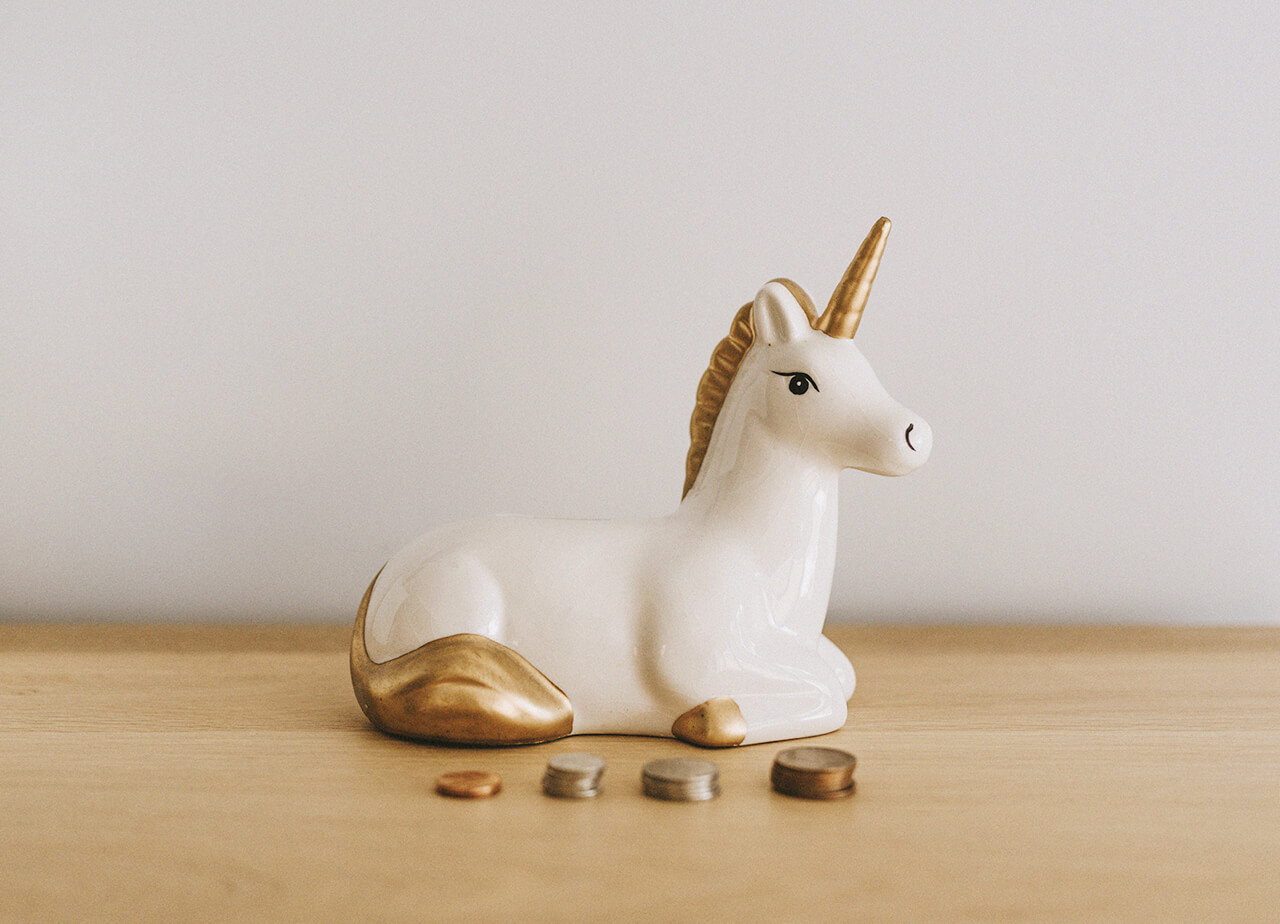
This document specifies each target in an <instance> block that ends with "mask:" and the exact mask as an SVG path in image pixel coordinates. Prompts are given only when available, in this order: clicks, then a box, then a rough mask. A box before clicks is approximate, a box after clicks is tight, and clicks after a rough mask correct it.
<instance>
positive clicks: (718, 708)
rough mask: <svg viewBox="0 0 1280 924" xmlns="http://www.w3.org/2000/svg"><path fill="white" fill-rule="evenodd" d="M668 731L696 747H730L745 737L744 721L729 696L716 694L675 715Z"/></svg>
mask: <svg viewBox="0 0 1280 924" xmlns="http://www.w3.org/2000/svg"><path fill="white" fill-rule="evenodd" d="M671 734H673V735H675V736H676V737H677V738H679V739H680V740H681V741H687V742H689V743H690V744H696V745H698V746H699V747H704V748H731V747H733V746H734V745H737V744H742V741H743V739H744V738H746V737H747V723H746V720H744V719H743V718H742V710H741V709H739V708H738V704H737V703H735V702H734V701H733V699H732V698H731V697H728V696H717V697H716V698H715V699H709V700H707V701H706V702H705V703H702V704H701V705H698V706H694V707H693V708H692V709H690V710H689V711H688V712H686V713H685V714H684V715H682V716H680V718H678V719H676V720H675V722H674V723H673V724H672V726H671Z"/></svg>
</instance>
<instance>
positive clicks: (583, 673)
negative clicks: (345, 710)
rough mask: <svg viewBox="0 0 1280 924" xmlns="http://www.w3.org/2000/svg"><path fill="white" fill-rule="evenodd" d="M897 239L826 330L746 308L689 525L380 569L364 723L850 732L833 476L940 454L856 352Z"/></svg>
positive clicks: (413, 732) (571, 532) (500, 546)
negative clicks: (833, 603) (837, 602)
mask: <svg viewBox="0 0 1280 924" xmlns="http://www.w3.org/2000/svg"><path fill="white" fill-rule="evenodd" d="M888 233H889V221H888V220H887V219H884V218H881V219H880V220H879V221H878V222H877V223H876V224H875V227H873V228H872V230H871V233H870V234H869V235H868V236H867V239H866V240H865V241H864V242H863V244H862V247H861V248H860V249H859V251H858V254H857V256H856V257H855V258H854V260H853V263H852V264H851V265H850V267H849V269H848V270H847V271H846V273H845V275H844V278H843V279H842V280H841V282H840V285H839V286H838V287H837V289H836V291H835V294H834V295H833V296H832V297H831V301H830V304H828V306H827V309H826V310H825V311H824V312H823V313H822V315H821V316H818V314H817V311H816V310H815V308H814V306H813V302H812V301H810V299H809V297H808V296H807V295H806V294H805V293H804V291H803V290H802V289H801V288H800V287H799V286H797V285H796V284H795V283H793V282H791V281H790V280H786V279H778V280H774V281H773V282H770V283H769V284H767V285H766V286H764V288H762V289H761V290H760V292H759V294H758V295H756V297H755V301H754V302H752V303H750V304H747V305H744V306H743V307H742V309H741V310H740V311H738V313H737V316H736V317H735V318H734V319H733V325H732V328H731V329H730V332H729V335H728V336H727V337H726V338H725V339H724V340H723V341H721V343H720V344H719V345H718V346H717V347H716V349H715V351H714V352H713V353H712V355H711V365H710V368H708V369H707V371H706V374H705V375H703V377H702V381H701V383H700V384H699V386H698V394H697V402H696V406H695V408H694V413H693V420H692V423H691V425H690V431H691V433H692V438H693V439H692V445H691V446H690V449H689V456H688V463H687V477H686V480H685V488H684V491H685V493H684V498H683V500H682V501H681V503H680V506H679V507H678V508H677V509H676V510H675V512H674V513H671V514H670V515H668V516H665V517H659V518H657V519H650V520H612V521H611V520H544V519H525V518H509V517H498V518H492V519H484V520H475V521H471V522H465V523H460V524H456V525H452V526H446V527H444V528H442V529H439V530H436V531H434V532H431V533H428V534H427V535H425V536H423V537H421V538H420V539H418V540H416V541H415V542H413V543H411V544H410V545H409V546H407V547H406V548H404V549H403V550H401V551H400V552H399V553H397V554H396V555H395V556H394V557H393V558H392V559H391V560H390V561H389V562H387V564H386V565H385V566H384V567H383V569H382V570H381V571H380V572H379V573H378V575H377V576H376V577H375V578H374V580H373V583H372V584H370V585H369V589H368V591H366V593H365V595H364V600H363V601H362V602H361V604H360V609H359V613H358V615H357V617H356V623H355V631H354V633H353V636H352V639H351V678H352V682H353V684H354V686H355V692H356V698H357V699H358V700H359V702H360V706H361V708H362V709H363V710H364V712H365V714H366V715H367V716H368V717H369V720H370V721H371V722H372V723H373V724H374V725H375V726H377V727H378V728H380V729H382V730H383V731H386V732H391V733H393V734H397V735H406V736H409V737H414V738H424V739H428V740H434V741H442V742H450V743H454V744H468V745H505V744H532V743H535V742H540V741H549V740H551V739H554V738H559V737H562V736H564V735H569V734H593V733H612V734H630V735H657V736H675V737H677V738H681V739H683V740H685V741H688V742H691V743H693V744H697V745H702V746H705V747H727V746H732V745H738V744H754V743H757V742H761V741H776V740H780V739H785V738H798V737H803V736H807V735H818V734H823V733H825V732H830V731H834V730H835V729H838V728H840V727H841V726H842V725H843V724H844V722H845V717H846V708H845V704H846V702H847V700H848V699H849V697H850V696H851V695H852V694H853V686H854V673H853V667H852V666H851V665H850V663H849V660H848V659H847V658H846V657H845V656H844V655H843V654H842V653H841V652H840V650H839V649H837V648H836V646H835V645H834V644H832V642H830V641H829V640H828V639H827V638H826V637H825V636H824V635H823V634H822V626H823V621H824V620H825V618H826V613H827V601H828V598H829V596H830V593H831V581H832V576H833V574H834V570H835V549H836V518H837V509H838V504H837V502H836V501H837V493H836V492H837V486H838V475H839V473H840V470H841V469H842V468H857V469H862V470H863V471H867V472H874V473H876V474H881V475H903V474H906V473H907V472H910V471H912V470H913V469H915V468H918V467H919V466H920V465H922V464H923V463H924V461H925V460H926V459H927V458H928V456H929V449H930V446H931V442H932V437H931V434H930V430H929V426H928V424H926V423H925V422H924V421H922V420H921V419H920V418H918V417H916V416H915V415H914V414H912V413H911V412H910V411H908V410H906V409H905V408H904V407H902V406H901V405H900V404H898V403H897V402H896V401H894V400H893V399H892V398H891V397H889V395H888V393H886V392H885V390H884V387H883V386H881V384H880V382H879V380H878V379H877V378H876V376H875V373H874V372H873V371H872V370H871V367H870V365H868V364H867V361H866V360H865V359H864V358H863V356H862V353H861V352H860V351H859V350H858V348H857V347H856V346H854V344H853V335H854V333H855V332H856V331H857V329H858V323H859V321H860V319H861V317H862V309H863V306H864V305H865V304H866V300H867V296H868V294H869V292H870V289H871V282H872V280H873V279H874V277H875V273H876V268H877V266H878V265H879V262H880V255H881V253H882V252H883V250H884V243H885V238H886V236H887V235H888Z"/></svg>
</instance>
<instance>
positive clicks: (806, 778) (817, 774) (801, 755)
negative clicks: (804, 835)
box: [770, 747, 858, 799]
mask: <svg viewBox="0 0 1280 924" xmlns="http://www.w3.org/2000/svg"><path fill="white" fill-rule="evenodd" d="M857 763H858V759H857V758H856V757H854V756H853V755H852V754H850V753H849V752H848V751H841V750H838V749H836V748H813V747H808V748H788V749H787V750H785V751H780V752H779V753H778V756H777V757H775V758H774V761H773V770H772V771H771V773H770V779H771V780H772V782H773V788H774V789H776V790H777V791H778V792H780V793H783V794H784V795H788V796H798V797H799V798H801V799H843V798H844V797H845V796H850V795H853V792H854V790H855V789H856V784H855V783H854V781H853V768H854V767H855V766H856V765H857Z"/></svg>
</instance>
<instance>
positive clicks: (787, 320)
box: [751, 280, 813, 343]
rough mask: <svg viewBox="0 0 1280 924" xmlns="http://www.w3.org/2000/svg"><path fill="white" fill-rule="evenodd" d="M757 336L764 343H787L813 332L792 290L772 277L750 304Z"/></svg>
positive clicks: (807, 317) (806, 315)
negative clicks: (772, 280)
mask: <svg viewBox="0 0 1280 924" xmlns="http://www.w3.org/2000/svg"><path fill="white" fill-rule="evenodd" d="M751 320H752V321H753V323H754V324H755V329H756V339H757V340H763V341H764V342H765V343H787V342H788V341H791V340H798V339H800V338H801V337H804V336H806V335H807V334H811V333H813V328H812V327H810V326H809V315H808V314H807V313H806V312H805V310H804V309H803V308H801V307H800V302H798V301H797V300H796V297H795V296H794V295H792V294H791V289H790V288H789V287H788V286H786V285H784V284H783V283H782V282H780V281H777V280H775V281H774V282H770V283H768V284H767V285H766V286H765V287H764V288H763V289H761V290H760V291H759V292H758V293H757V294H756V300H755V303H754V304H753V305H752V306H751Z"/></svg>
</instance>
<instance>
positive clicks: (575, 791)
mask: <svg viewBox="0 0 1280 924" xmlns="http://www.w3.org/2000/svg"><path fill="white" fill-rule="evenodd" d="M604 768H605V762H604V758H603V757H597V756H596V755H595V754H582V753H571V754H557V755H555V756H554V757H552V758H551V759H550V760H548V761H547V770H546V773H545V774H544V775H543V777H542V791H543V792H545V793H546V794H547V795H548V796H555V797H556V798H559V799H590V798H593V797H595V796H598V795H600V778H601V777H602V776H603V775H604Z"/></svg>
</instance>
